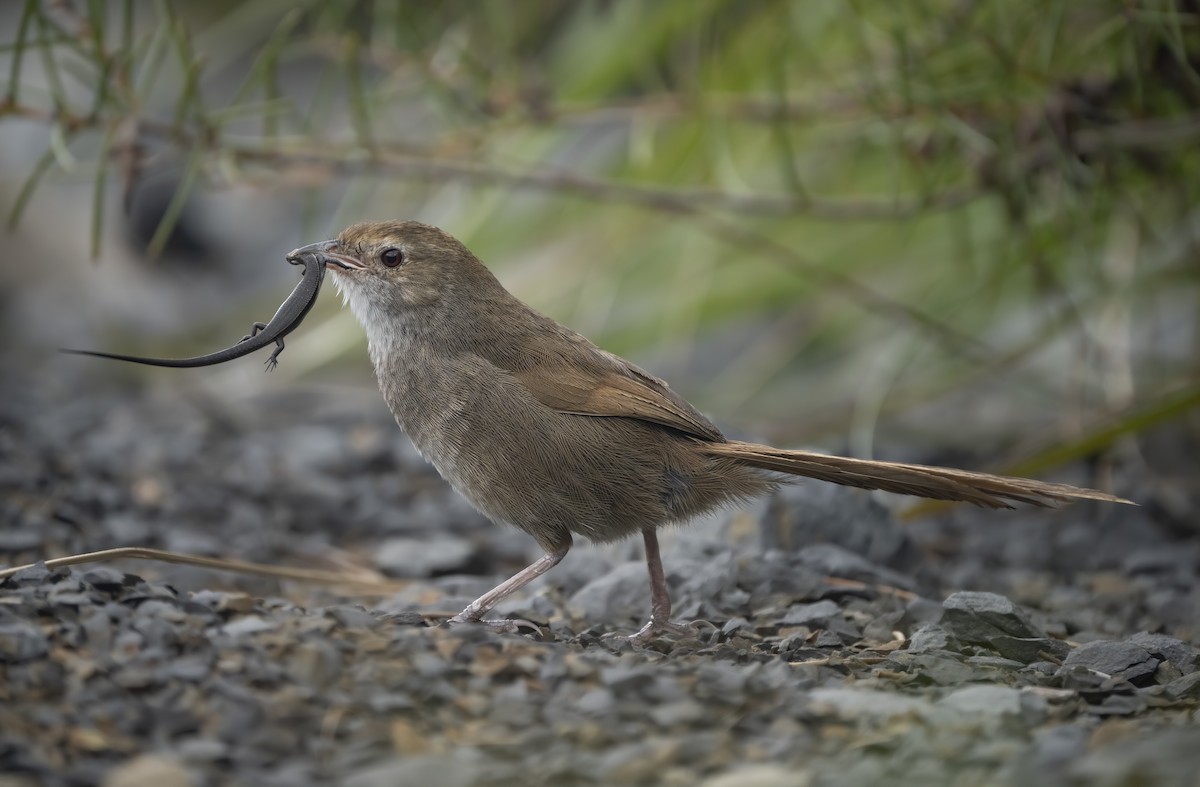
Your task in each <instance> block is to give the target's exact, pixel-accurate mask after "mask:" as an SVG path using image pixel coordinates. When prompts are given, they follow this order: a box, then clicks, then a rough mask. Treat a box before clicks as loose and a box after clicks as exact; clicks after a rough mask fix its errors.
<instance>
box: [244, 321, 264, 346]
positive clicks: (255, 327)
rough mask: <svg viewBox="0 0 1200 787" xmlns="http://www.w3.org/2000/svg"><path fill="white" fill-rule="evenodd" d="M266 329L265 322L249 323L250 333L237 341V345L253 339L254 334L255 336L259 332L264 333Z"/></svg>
mask: <svg viewBox="0 0 1200 787" xmlns="http://www.w3.org/2000/svg"><path fill="white" fill-rule="evenodd" d="M266 329H267V324H266V323H265V322H256V323H251V325H250V333H248V334H246V335H245V336H243V337H242V338H240V339H238V344H241V343H242V342H244V341H246V340H247V339H252V338H254V336H255V335H256V334H257V333H258V332H259V331H265V330H266Z"/></svg>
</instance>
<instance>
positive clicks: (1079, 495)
mask: <svg viewBox="0 0 1200 787" xmlns="http://www.w3.org/2000/svg"><path fill="white" fill-rule="evenodd" d="M704 450H705V452H706V453H708V454H710V455H713V456H718V457H723V458H727V459H733V460H735V461H737V462H740V463H742V464H745V465H749V466H751V467H755V468H759V469H761V470H768V471H771V472H775V473H785V474H787V475H794V476H803V477H805V478H814V479H817V480H819V481H832V482H833V483H835V484H842V485H843V486H856V487H859V488H861V489H882V490H884V491H886V492H898V493H900V494H902V495H915V496H916V497H929V498H933V499H935V500H961V501H964V502H967V503H974V504H975V505H978V506H987V507H990V508H1012V507H1013V506H1012V505H1011V504H1012V503H1013V502H1019V503H1029V504H1031V505H1035V506H1042V507H1049V506H1053V505H1054V504H1056V503H1061V502H1065V501H1069V500H1102V501H1104V502H1108V503H1129V504H1130V505H1135V504H1134V503H1133V502H1132V501H1130V500H1125V499H1124V498H1120V497H1116V496H1114V495H1110V494H1106V493H1104V492H1098V491H1096V490H1095V489H1084V488H1082V487H1077V486H1069V485H1067V484H1050V483H1046V482H1044V481H1033V480H1030V479H1027V478H1011V477H1008V476H1000V475H991V474H990V473H975V472H971V471H969V470H955V469H952V468H947V467H929V466H926V465H910V464H904V463H901V462H882V461H878V460H874V459H851V458H848V457H843V456H830V455H828V454H819V453H814V452H812V451H793V450H785V449H781V448H772V447H771V446H767V445H757V444H755V443H743V442H740V441H736V440H733V441H730V442H726V443H710V444H708V445H706V446H705V449H704Z"/></svg>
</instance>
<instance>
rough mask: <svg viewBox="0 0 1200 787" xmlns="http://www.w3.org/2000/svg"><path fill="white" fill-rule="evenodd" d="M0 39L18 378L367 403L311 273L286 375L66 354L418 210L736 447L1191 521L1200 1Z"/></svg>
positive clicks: (313, 20) (702, 5) (433, 6)
mask: <svg viewBox="0 0 1200 787" xmlns="http://www.w3.org/2000/svg"><path fill="white" fill-rule="evenodd" d="M0 28H2V29H3V30H4V31H5V32H4V33H3V35H2V36H0V38H2V40H0V79H2V80H3V82H4V87H3V92H2V94H0V140H2V143H0V208H2V209H3V212H4V213H5V214H6V217H5V224H4V230H3V233H4V249H5V252H6V253H5V254H4V262H3V263H2V264H0V277H2V280H0V285H2V286H0V329H2V330H0V335H3V336H4V340H3V344H4V347H3V349H4V352H5V354H6V355H7V356H8V357H9V358H10V363H9V364H8V368H10V369H15V370H21V371H22V372H25V373H29V374H30V375H31V377H30V379H31V380H36V383H31V384H36V385H45V386H50V387H57V388H60V389H61V388H64V387H66V388H71V389H75V388H78V387H79V386H83V388H81V389H80V390H87V388H86V386H90V385H155V386H163V387H167V388H168V389H175V390H178V391H181V392H182V391H186V390H188V389H192V388H197V387H199V388H207V389H215V390H225V391H235V390H236V391H246V390H254V389H255V388H256V387H276V386H278V387H285V386H291V385H296V384H306V385H327V386H333V387H335V388H336V387H338V386H346V387H370V386H373V385H374V382H373V379H372V376H371V371H370V368H369V365H368V362H367V360H366V353H365V340H364V338H363V335H362V332H361V330H360V329H359V327H358V326H357V325H356V324H355V323H354V321H353V319H352V318H351V316H350V315H349V313H348V312H346V311H343V310H341V308H340V303H339V302H338V299H337V298H336V297H335V296H334V293H333V291H332V290H333V288H332V287H329V288H328V290H329V291H328V292H327V293H326V294H325V295H324V296H323V297H322V299H321V303H320V305H319V307H318V308H317V310H316V311H315V312H314V313H313V315H312V316H311V317H310V318H309V319H308V321H307V323H306V324H305V325H304V326H303V327H302V328H301V329H300V331H299V332H297V333H296V334H294V336H293V338H291V339H289V341H288V351H287V352H286V353H285V354H284V355H283V356H282V364H281V366H280V368H279V370H278V371H277V372H275V373H274V374H272V375H263V374H261V373H260V371H259V369H260V367H259V364H258V363H256V362H255V361H254V360H252V359H248V360H244V361H241V362H238V363H235V364H230V365H227V366H223V367H216V368H212V369H209V370H203V371H185V372H179V371H171V370H148V369H143V368H137V367H131V366H128V365H121V364H115V363H107V362H102V361H92V360H88V359H81V358H78V357H64V356H59V355H57V354H56V353H55V348H56V347H58V346H60V345H70V346H85V347H91V348H105V349H109V350H115V351H124V352H134V353H139V354H150V355H175V356H182V355H190V354H199V353H202V352H207V351H210V350H212V349H216V348H218V347H223V346H226V345H227V344H229V343H231V342H232V341H233V340H235V339H236V338H237V337H239V336H241V335H242V333H243V332H244V331H245V329H246V326H247V325H248V324H249V323H250V322H251V321H253V320H263V319H266V318H267V317H268V316H269V315H270V314H271V313H272V312H273V309H274V308H275V306H276V304H277V303H278V302H279V301H280V300H281V299H282V298H283V296H284V295H285V294H286V293H287V292H288V291H289V290H290V288H291V286H292V284H293V278H294V275H295V272H294V269H291V268H290V266H287V265H286V264H285V263H284V260H283V257H284V254H286V252H287V251H288V250H290V249H291V248H293V247H295V246H297V245H300V244H303V243H308V242H311V241H314V240H318V239H322V238H325V237H329V236H331V235H333V234H335V233H336V232H337V231H338V230H339V229H341V228H342V227H343V226H345V225H346V224H348V223H351V222H353V221H358V220H365V219H386V218H399V217H406V218H416V219H420V220H423V221H427V222H430V223H434V224H437V225H439V226H441V227H443V228H445V229H447V230H448V231H450V232H451V233H453V234H455V235H456V236H458V237H459V238H460V239H462V240H463V241H464V242H465V243H466V244H467V245H468V246H470V247H471V248H472V249H473V250H474V251H475V252H476V253H477V254H478V255H479V256H480V257H481V258H482V259H483V260H485V261H486V262H487V263H488V264H489V265H490V266H491V267H492V268H493V270H495V272H496V273H497V274H498V275H499V277H500V278H501V280H502V281H503V282H504V283H505V284H506V285H507V286H508V287H509V288H510V289H511V290H513V291H514V292H515V293H516V294H517V295H518V296H519V297H521V298H523V299H525V300H527V301H529V302H531V303H532V304H534V305H535V306H536V307H537V308H539V309H541V310H542V311H544V312H547V313H549V314H550V315H552V316H554V317H555V318H557V319H559V320H560V321H562V322H564V323H566V324H568V325H570V326H571V327H573V328H575V329H577V330H579V331H581V332H583V333H584V334H586V335H588V336H589V337H591V338H592V339H593V340H594V341H596V342H597V343H598V344H600V345H601V346H603V347H605V348H607V349H610V350H612V351H614V352H617V353H620V354H623V355H626V356H628V357H630V358H632V359H634V360H635V361H637V362H638V363H640V364H641V365H644V366H646V367H648V368H650V369H651V370H653V371H654V372H656V373H658V374H660V375H661V376H664V377H666V378H667V379H669V380H670V381H671V382H672V384H673V386H674V387H675V388H676V389H678V390H679V391H681V392H682V393H683V394H684V395H686V396H687V397H688V398H689V399H691V400H692V401H693V402H695V403H696V404H697V406H699V407H700V408H701V409H702V410H704V411H705V412H707V413H709V414H710V415H712V416H713V417H714V419H715V420H716V421H717V422H718V423H720V424H721V425H723V426H724V427H726V428H727V429H728V430H729V431H732V432H734V433H740V434H747V435H753V436H756V437H762V438H766V439H770V440H772V441H774V442H776V443H780V444H791V445H798V444H809V445H818V446H823V447H826V448H830V449H832V450H847V451H850V452H852V453H854V454H856V455H860V456H878V457H882V458H916V459H920V460H924V461H935V462H938V461H940V462H962V463H964V464H967V465H969V466H973V467H979V468H989V469H995V470H1001V471H1003V470H1010V471H1020V472H1025V473H1031V474H1040V475H1047V476H1053V475H1054V474H1055V472H1056V471H1057V469H1058V468H1059V467H1060V466H1063V465H1067V464H1072V463H1078V462H1081V461H1085V462H1090V463H1091V470H1090V477H1089V478H1088V479H1087V480H1088V481H1089V482H1090V483H1093V484H1098V485H1106V486H1107V485H1112V484H1115V486H1116V487H1117V489H1118V491H1120V492H1121V493H1122V494H1129V495H1134V494H1135V493H1136V492H1138V491H1139V490H1134V489H1130V488H1121V486H1120V484H1119V477H1120V476H1121V474H1122V471H1123V470H1124V469H1128V468H1130V467H1134V468H1141V469H1143V470H1144V469H1146V468H1149V469H1151V470H1152V472H1151V473H1149V474H1148V475H1149V477H1151V478H1154V479H1157V480H1156V481H1155V482H1154V483H1159V482H1160V481H1161V483H1163V484H1167V485H1169V486H1170V487H1171V489H1172V490H1173V492H1172V495H1173V497H1172V496H1170V495H1168V497H1170V498H1171V499H1172V500H1176V503H1175V504H1173V508H1172V506H1168V508H1172V510H1173V511H1174V512H1175V513H1174V515H1172V516H1171V517H1169V518H1172V519H1173V520H1174V521H1176V522H1180V521H1190V522H1191V523H1192V525H1191V526H1194V524H1195V518H1194V517H1191V518H1190V519H1189V517H1188V516H1186V514H1187V513H1188V512H1190V511H1191V510H1192V506H1193V505H1194V503H1195V499H1196V498H1195V495H1196V489H1195V481H1194V479H1195V477H1196V476H1197V473H1196V469H1197V468H1196V460H1195V458H1194V453H1195V452H1194V451H1193V450H1191V449H1193V448H1194V447H1195V445H1196V443H1197V441H1196V438H1197V436H1198V434H1200V416H1198V415H1197V405H1198V404H1200V374H1198V372H1200V353H1198V348H1197V344H1198V341H1200V321H1198V319H1197V300H1198V297H1200V287H1198V285H1200V265H1197V254H1198V244H1200V214H1198V213H1197V209H1196V203H1197V196H1198V195H1200V144H1198V143H1200V4H1197V3H1196V2H1194V1H1193V0H1137V1H1136V2H1131V1H1129V0H1120V1H1118V0H1111V1H1105V0H1095V1H1094V2H1079V1H1078V0H1048V1H1046V0H1039V1H1037V2H1034V1H1033V0H900V1H899V2H897V1H896V0H804V2H794V1H793V2H784V1H777V2H771V1H768V0H762V1H761V2H755V3H745V2H740V0H737V1H735V0H676V1H663V2H638V1H637V0H616V1H613V2H601V1H599V0H596V1H593V2H578V3H559V2H521V3H508V2H474V1H467V0H462V1H460V2H440V3H418V2H391V1H390V0H389V1H388V2H345V1H341V2H337V1H335V2H312V1H311V0H310V1H309V2H292V1H291V0H289V1H288V2H283V1H282V0H249V1H247V2H207V3H184V2H177V1H176V0H161V1H160V2H153V3H151V2H134V1H133V0H126V2H109V3H104V2H65V1H60V2H35V1H34V0H30V1H29V2H11V3H5V4H4V5H3V7H0ZM300 415H302V414H300ZM1138 475H1139V476H1140V477H1145V474H1143V473H1138ZM1114 477H1116V478H1117V481H1114ZM1075 480H1081V479H1079V478H1076V479H1075ZM1140 491H1141V492H1143V493H1145V492H1147V491H1148V490H1145V489H1143V490H1140ZM1180 495H1182V497H1180ZM1189 495H1191V496H1192V497H1188V496H1189ZM1180 501H1182V502H1180Z"/></svg>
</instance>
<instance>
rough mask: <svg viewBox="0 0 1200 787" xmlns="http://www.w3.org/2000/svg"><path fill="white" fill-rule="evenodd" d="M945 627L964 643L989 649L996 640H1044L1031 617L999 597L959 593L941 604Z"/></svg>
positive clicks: (986, 594) (942, 621)
mask: <svg viewBox="0 0 1200 787" xmlns="http://www.w3.org/2000/svg"><path fill="white" fill-rule="evenodd" d="M941 624H942V627H943V628H945V629H946V630H947V631H948V632H950V633H951V634H953V635H954V636H955V637H957V638H958V639H959V640H961V641H963V642H969V643H972V644H976V645H989V646H990V643H991V640H992V638H993V637H1000V636H1010V637H1017V638H1021V639H1033V638H1044V637H1045V636H1046V633H1045V632H1044V631H1041V630H1040V629H1038V627H1037V626H1036V625H1034V623H1033V621H1032V620H1031V619H1030V617H1029V615H1028V613H1026V612H1025V610H1023V609H1021V608H1020V607H1019V606H1017V605H1016V604H1014V603H1013V602H1011V601H1009V600H1008V599H1007V598H1005V597H1004V596H1001V595H997V594H996V593H979V592H974V591H960V592H958V593H955V594H953V595H952V596H950V597H949V598H947V599H946V600H945V601H943V602H942V620H941Z"/></svg>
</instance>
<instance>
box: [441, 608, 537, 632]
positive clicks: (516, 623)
mask: <svg viewBox="0 0 1200 787" xmlns="http://www.w3.org/2000/svg"><path fill="white" fill-rule="evenodd" d="M464 624H475V625H477V626H486V627H487V628H490V629H491V630H492V631H495V632H497V633H500V634H520V633H521V629H528V630H529V631H532V632H534V633H541V630H542V629H541V627H539V626H538V625H537V624H536V623H533V622H530V621H528V620H519V619H515V620H480V619H479V618H470V617H466V616H465V615H463V614H462V613H459V614H457V615H455V616H454V617H452V618H450V619H449V620H447V621H446V625H447V626H460V625H464Z"/></svg>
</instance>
